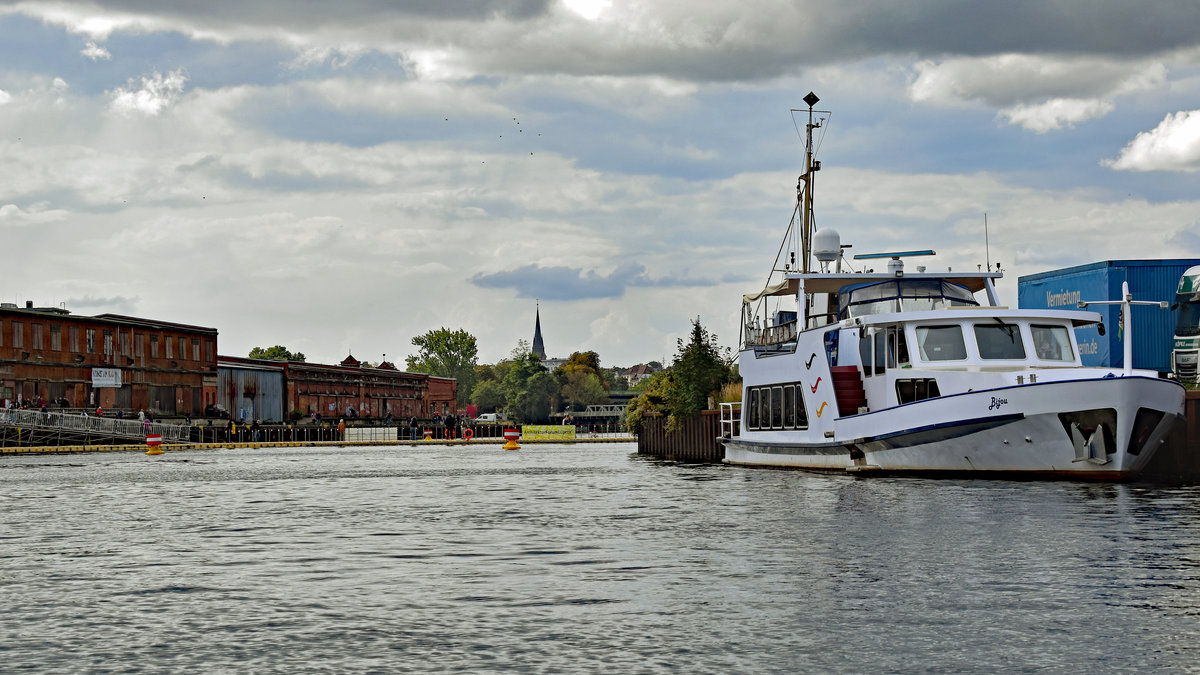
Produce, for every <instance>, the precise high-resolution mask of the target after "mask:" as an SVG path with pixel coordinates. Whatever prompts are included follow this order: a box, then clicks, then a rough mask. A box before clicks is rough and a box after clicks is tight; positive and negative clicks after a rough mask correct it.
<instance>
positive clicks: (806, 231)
mask: <svg viewBox="0 0 1200 675" xmlns="http://www.w3.org/2000/svg"><path fill="white" fill-rule="evenodd" d="M820 100H821V99H819V98H817V95H816V94H814V93H812V92H811V91H810V92H808V95H807V96H805V97H804V102H805V103H807V104H808V124H807V125H805V128H804V129H805V133H804V174H803V175H801V176H800V182H799V184H797V185H796V190H797V191H798V192H800V199H801V202H800V214H801V215H800V248H801V252H800V255H801V259H802V263H801V264H802V266H803V268H802V271H803V272H804V273H805V274H808V273H809V272H811V271H812V265H811V263H810V261H809V259H810V257H811V253H812V227H813V218H812V206H813V179H814V178H815V176H814V175H813V174H815V173H816V172H818V171H820V170H821V163H820V162H817V161H813V133H812V132H813V129H819V128H820V127H821V123H820V122H818V123H816V124H813V106H815V105H816V104H817V102H818V101H820Z"/></svg>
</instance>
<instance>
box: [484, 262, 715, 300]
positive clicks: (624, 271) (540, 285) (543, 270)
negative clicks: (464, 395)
mask: <svg viewBox="0 0 1200 675" xmlns="http://www.w3.org/2000/svg"><path fill="white" fill-rule="evenodd" d="M471 283H472V284H474V285H476V286H478V287H480V288H511V289H513V290H515V291H516V292H517V295H518V297H522V298H541V299H543V300H587V299H594V298H618V297H620V296H622V295H624V294H625V291H626V289H629V288H632V287H635V286H636V287H659V288H663V287H678V286H711V285H714V284H715V281H703V280H698V279H688V278H683V277H670V276H667V277H659V278H651V277H650V275H648V274H647V273H646V268H645V267H644V266H642V265H638V264H634V263H630V264H626V265H622V266H620V267H618V268H617V269H615V270H613V271H612V273H610V274H607V275H604V274H597V273H596V272H595V270H589V271H584V270H581V269H575V268H571V267H542V266H540V265H526V266H525V267H519V268H517V269H515V270H510V271H507V272H496V273H494V274H476V275H475V276H473V277H471Z"/></svg>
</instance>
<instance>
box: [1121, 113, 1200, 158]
mask: <svg viewBox="0 0 1200 675" xmlns="http://www.w3.org/2000/svg"><path fill="white" fill-rule="evenodd" d="M1104 165H1105V166H1108V167H1111V168H1113V169H1118V170H1121V171H1200V110H1184V111H1180V112H1176V113H1171V114H1169V115H1167V116H1166V117H1165V118H1164V119H1163V121H1162V122H1160V123H1159V124H1158V126H1157V127H1155V128H1153V129H1151V130H1150V131H1143V132H1142V133H1140V134H1138V135H1137V136H1136V137H1135V138H1134V139H1133V140H1132V141H1130V142H1129V145H1126V146H1125V147H1124V148H1123V149H1122V150H1121V154H1120V155H1119V156H1118V157H1117V158H1116V159H1115V160H1109V161H1106V162H1104Z"/></svg>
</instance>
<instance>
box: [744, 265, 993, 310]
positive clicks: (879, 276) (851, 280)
mask: <svg viewBox="0 0 1200 675" xmlns="http://www.w3.org/2000/svg"><path fill="white" fill-rule="evenodd" d="M1003 276H1004V274H1003V273H1001V272H964V273H962V274H955V273H950V272H915V273H912V274H909V273H905V274H903V275H902V276H896V275H895V274H889V273H887V272H865V273H861V274H855V273H851V274H820V273H813V274H795V273H793V274H787V275H785V276H784V278H783V280H782V281H780V282H779V283H776V284H771V285H770V286H767V287H766V288H764V289H762V290H761V291H759V292H758V293H753V294H750V295H743V296H742V301H743V302H744V303H746V304H749V303H752V302H754V301H755V300H758V299H759V298H765V297H772V296H777V295H796V294H797V293H799V292H800V282H801V280H803V282H804V292H805V293H806V294H811V293H837V292H838V291H839V290H841V289H842V287H844V286H849V285H852V284H866V283H871V282H873V281H890V280H891V281H894V280H896V279H930V280H939V281H949V282H950V283H952V284H958V285H959V286H963V287H964V288H966V289H967V290H968V291H971V292H972V293H977V292H979V291H982V290H984V289H985V288H986V287H987V280H989V279H999V278H1001V277H1003Z"/></svg>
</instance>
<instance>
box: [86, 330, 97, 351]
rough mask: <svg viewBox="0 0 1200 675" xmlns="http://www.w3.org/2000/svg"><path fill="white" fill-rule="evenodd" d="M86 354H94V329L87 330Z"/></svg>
mask: <svg viewBox="0 0 1200 675" xmlns="http://www.w3.org/2000/svg"><path fill="white" fill-rule="evenodd" d="M87 353H88V354H95V353H96V329H95V328H89V329H87Z"/></svg>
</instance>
